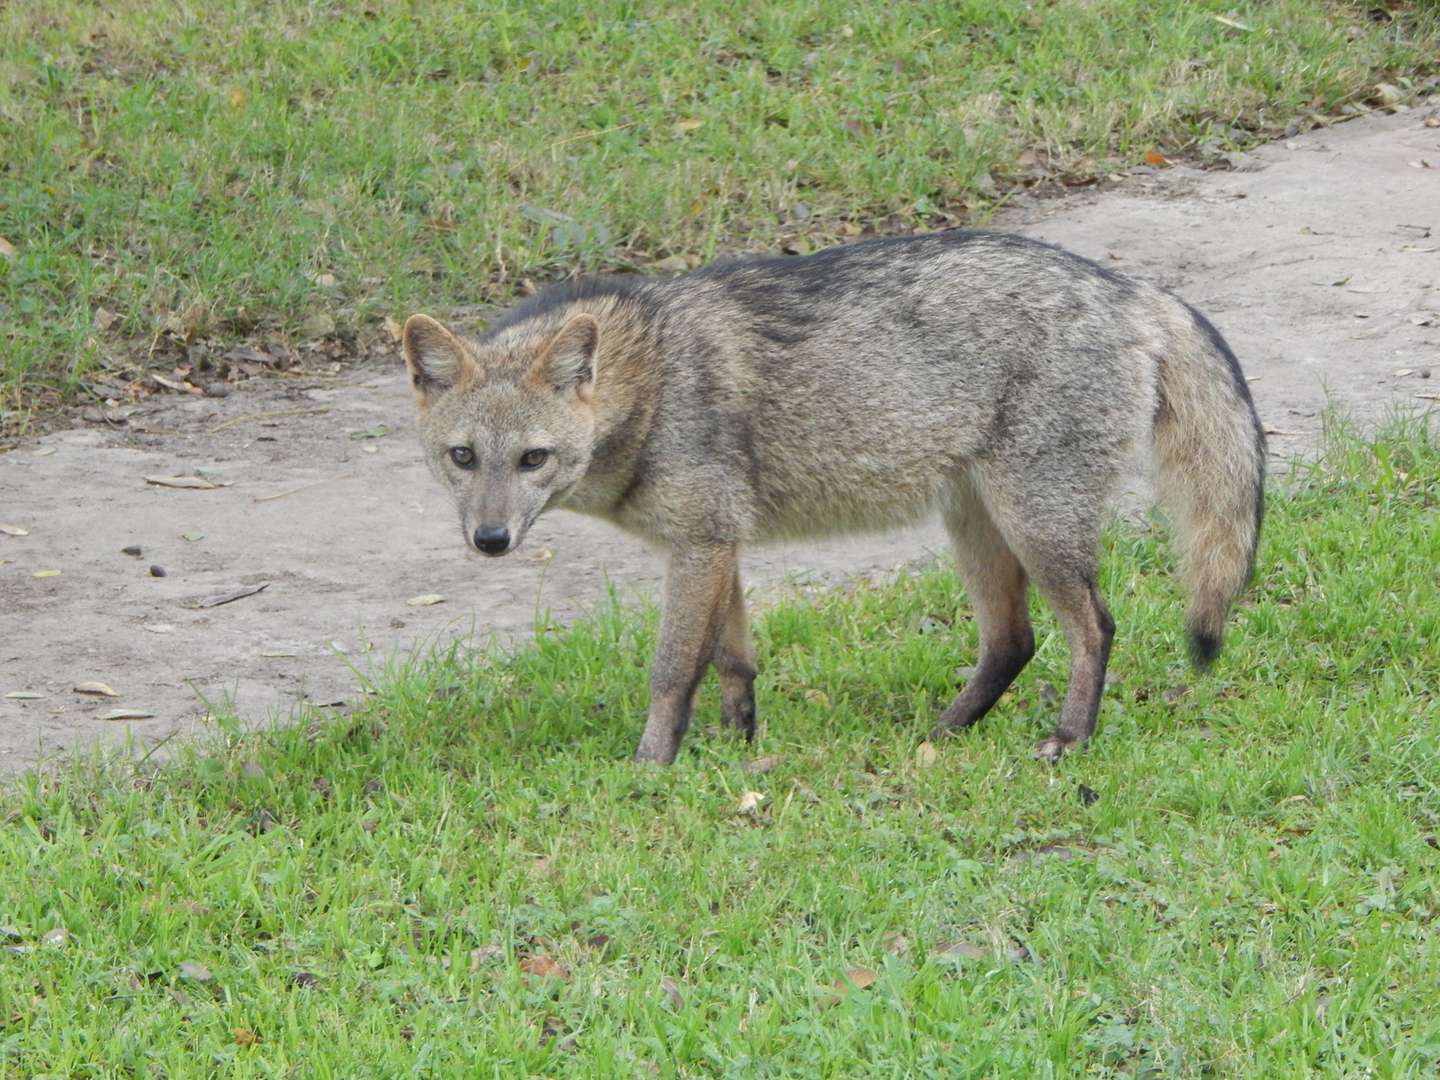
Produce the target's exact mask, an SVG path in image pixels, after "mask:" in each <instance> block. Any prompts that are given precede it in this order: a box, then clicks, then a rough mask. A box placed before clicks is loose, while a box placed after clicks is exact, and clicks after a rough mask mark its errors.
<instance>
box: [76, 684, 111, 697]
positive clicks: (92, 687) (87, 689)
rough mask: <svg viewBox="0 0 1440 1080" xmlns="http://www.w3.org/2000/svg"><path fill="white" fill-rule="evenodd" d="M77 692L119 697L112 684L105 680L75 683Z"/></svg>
mask: <svg viewBox="0 0 1440 1080" xmlns="http://www.w3.org/2000/svg"><path fill="white" fill-rule="evenodd" d="M75 693H77V694H98V695H99V696H100V697H119V696H120V695H119V694H117V693H116V692H115V691H114V690H112V689H111V688H110V686H109V685H108V684H106V683H103V682H82V683H76V684H75Z"/></svg>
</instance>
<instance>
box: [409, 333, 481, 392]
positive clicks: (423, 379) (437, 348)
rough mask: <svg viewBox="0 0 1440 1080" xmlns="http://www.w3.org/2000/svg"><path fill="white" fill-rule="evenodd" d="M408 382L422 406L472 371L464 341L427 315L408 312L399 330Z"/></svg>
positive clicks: (472, 365)
mask: <svg viewBox="0 0 1440 1080" xmlns="http://www.w3.org/2000/svg"><path fill="white" fill-rule="evenodd" d="M400 343H401V347H402V348H403V350H404V352H405V367H406V369H407V370H409V372H410V384H411V386H413V387H414V388H415V397H416V399H417V400H418V401H419V402H420V404H421V405H422V406H425V405H428V404H430V402H431V401H433V400H434V399H435V398H437V397H439V396H440V395H441V394H443V393H444V392H445V391H446V390H449V389H451V388H452V387H454V386H455V385H456V384H457V383H459V382H460V380H461V379H462V378H464V377H465V376H466V375H467V374H472V373H473V372H474V371H475V362H474V361H473V360H471V359H470V356H469V354H468V353H467V352H466V351H465V344H464V342H462V341H461V340H460V339H459V338H458V337H456V336H455V335H454V334H452V333H451V332H450V331H449V330H447V329H445V327H443V326H441V325H440V324H439V323H438V322H436V321H435V320H434V319H432V318H430V316H429V315H411V316H410V318H408V319H406V320H405V329H404V330H402V331H401V333H400Z"/></svg>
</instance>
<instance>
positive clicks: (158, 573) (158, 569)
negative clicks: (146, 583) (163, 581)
mask: <svg viewBox="0 0 1440 1080" xmlns="http://www.w3.org/2000/svg"><path fill="white" fill-rule="evenodd" d="M150 576H151V577H164V576H165V567H163V566H156V565H154V564H151V566H150Z"/></svg>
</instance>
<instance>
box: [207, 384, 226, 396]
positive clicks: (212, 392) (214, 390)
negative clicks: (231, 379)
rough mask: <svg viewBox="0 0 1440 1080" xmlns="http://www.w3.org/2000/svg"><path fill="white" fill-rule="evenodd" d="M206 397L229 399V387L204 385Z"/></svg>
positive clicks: (224, 385)
mask: <svg viewBox="0 0 1440 1080" xmlns="http://www.w3.org/2000/svg"><path fill="white" fill-rule="evenodd" d="M205 396H206V397H229V396H230V386H229V384H228V383H223V382H212V383H206V384H205Z"/></svg>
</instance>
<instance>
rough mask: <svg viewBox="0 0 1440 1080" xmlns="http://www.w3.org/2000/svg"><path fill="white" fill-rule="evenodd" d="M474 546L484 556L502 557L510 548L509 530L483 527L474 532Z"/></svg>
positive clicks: (502, 526)
mask: <svg viewBox="0 0 1440 1080" xmlns="http://www.w3.org/2000/svg"><path fill="white" fill-rule="evenodd" d="M475 546H476V547H477V548H479V549H480V550H481V551H483V552H484V553H485V554H486V555H503V554H505V552H506V551H507V550H508V549H509V547H510V530H509V529H507V528H505V526H504V525H501V526H500V527H499V528H496V527H495V526H492V525H484V526H482V527H480V528H478V529H476V530H475Z"/></svg>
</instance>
